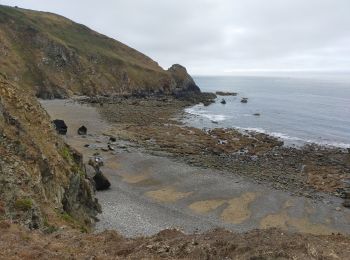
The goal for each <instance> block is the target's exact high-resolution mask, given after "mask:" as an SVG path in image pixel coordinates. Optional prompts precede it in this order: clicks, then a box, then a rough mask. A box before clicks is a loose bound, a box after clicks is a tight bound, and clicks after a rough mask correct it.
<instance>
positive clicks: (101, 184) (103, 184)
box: [89, 158, 111, 191]
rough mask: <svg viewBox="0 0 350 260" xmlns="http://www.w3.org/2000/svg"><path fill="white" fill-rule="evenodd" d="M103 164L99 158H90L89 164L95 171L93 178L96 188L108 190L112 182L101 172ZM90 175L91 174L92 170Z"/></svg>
mask: <svg viewBox="0 0 350 260" xmlns="http://www.w3.org/2000/svg"><path fill="white" fill-rule="evenodd" d="M102 165H103V162H102V161H101V160H100V159H99V158H94V159H90V160H89V166H92V168H93V169H94V171H95V175H94V176H93V178H92V180H93V182H94V184H95V188H96V190H98V191H101V190H107V189H109V187H110V186H111V183H110V182H109V180H108V179H107V178H106V176H104V174H103V173H102V172H101V169H100V167H101V166H102ZM89 175H91V170H90V173H89Z"/></svg>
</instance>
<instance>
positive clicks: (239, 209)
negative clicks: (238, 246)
mask: <svg viewBox="0 0 350 260" xmlns="http://www.w3.org/2000/svg"><path fill="white" fill-rule="evenodd" d="M256 196H257V194H256V193H254V192H247V193H244V194H243V195H241V196H240V197H238V198H233V199H231V200H229V201H228V204H229V205H228V207H227V208H226V209H224V211H223V212H222V214H221V217H222V219H223V220H224V221H225V222H227V223H232V224H240V223H242V222H244V221H245V220H247V219H248V218H249V217H250V215H251V211H250V209H249V204H250V203H252V202H253V201H254V200H255V198H256Z"/></svg>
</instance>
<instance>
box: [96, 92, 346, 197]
mask: <svg viewBox="0 0 350 260" xmlns="http://www.w3.org/2000/svg"><path fill="white" fill-rule="evenodd" d="M188 105H189V104H188V103H187V102H184V101H179V100H174V99H127V100H119V101H118V102H113V103H111V104H104V105H103V106H100V107H99V108H98V109H99V111H100V112H101V114H102V115H103V116H104V117H105V118H106V119H107V120H109V121H110V122H113V123H117V124H116V128H115V130H114V131H113V132H110V133H109V134H111V135H115V136H117V137H119V138H122V139H125V140H128V141H132V142H136V143H138V144H140V145H142V146H144V147H146V148H147V149H149V150H153V151H165V152H168V153H169V156H173V157H175V158H178V159H180V160H184V161H186V162H187V163H190V164H194V165H196V166H201V167H205V168H215V169H220V170H227V171H231V172H234V173H238V174H241V175H243V176H250V177H251V178H252V179H255V180H256V181H258V182H263V183H266V184H269V185H272V186H273V187H274V188H277V189H283V190H289V191H291V192H293V193H294V194H297V195H302V196H306V197H317V196H318V195H317V194H316V192H317V191H322V192H326V193H329V194H332V195H335V196H338V197H342V196H344V180H346V179H349V178H350V153H349V152H348V151H347V150H341V149H337V148H334V149H331V148H324V147H319V146H316V145H308V146H305V147H303V148H302V149H297V148H290V147H285V146H283V145H282V143H281V142H280V141H279V140H277V139H275V138H272V137H269V136H267V135H264V134H258V133H252V132H239V131H237V130H234V129H221V128H217V129H214V130H210V131H208V130H202V129H197V128H193V127H188V126H184V125H182V124H181V123H180V122H179V120H177V119H178V118H179V117H181V116H182V115H183V112H182V110H183V108H184V107H186V106H188Z"/></svg>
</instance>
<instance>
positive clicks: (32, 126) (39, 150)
mask: <svg viewBox="0 0 350 260" xmlns="http://www.w3.org/2000/svg"><path fill="white" fill-rule="evenodd" d="M82 166H83V165H82V158H81V155H79V154H78V153H77V152H75V151H73V150H72V149H71V148H69V147H68V146H67V145H66V144H65V143H64V142H63V141H62V140H61V138H59V137H58V136H57V135H56V133H55V130H54V129H53V127H52V125H51V123H50V120H49V116H48V115H47V114H46V112H45V111H44V110H43V109H42V107H41V105H40V104H39V103H38V101H37V100H36V99H35V98H34V97H32V96H31V95H29V94H28V92H27V91H25V90H23V89H21V88H19V87H18V86H16V85H14V84H11V83H9V82H8V81H7V80H6V79H5V78H4V77H3V76H2V75H1V74H0V220H1V219H10V220H11V221H12V222H15V223H22V224H24V225H26V226H28V227H29V228H33V229H37V228H41V229H45V228H48V227H49V226H50V225H51V224H50V223H53V224H54V223H59V222H60V221H64V220H69V221H70V220H71V221H70V222H71V224H73V223H75V224H78V225H81V226H82V227H84V228H85V227H89V226H90V225H91V224H93V223H94V220H95V216H96V214H97V212H98V211H99V210H100V209H99V204H98V203H97V200H96V199H95V197H94V191H93V189H92V186H91V184H90V181H89V180H88V179H87V178H86V175H85V172H84V170H83V167H82ZM74 219H76V220H77V221H75V220H74Z"/></svg>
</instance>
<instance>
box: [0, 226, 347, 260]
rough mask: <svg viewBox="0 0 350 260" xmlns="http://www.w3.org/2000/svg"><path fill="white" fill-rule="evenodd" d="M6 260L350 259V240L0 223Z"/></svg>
mask: <svg viewBox="0 0 350 260" xmlns="http://www.w3.org/2000/svg"><path fill="white" fill-rule="evenodd" d="M0 234H1V235H0V259H162V258H163V259H349V255H350V238H349V237H344V236H342V235H330V236H313V235H305V234H304V235H301V234H290V233H285V232H282V231H281V230H278V229H269V230H264V231H260V230H254V231H251V232H248V233H244V234H234V233H231V232H228V231H224V230H215V231H211V232H208V233H205V234H194V235H184V234H183V233H181V232H179V231H176V230H165V231H162V232H160V233H159V234H157V235H155V236H152V237H148V238H137V239H125V238H123V237H122V236H120V235H118V234H117V233H116V232H115V231H106V232H103V233H101V234H83V233H78V232H76V231H69V230H60V231H57V232H55V233H53V234H46V235H44V234H42V233H40V232H38V231H35V232H34V231H33V232H28V231H26V230H24V229H22V228H20V227H18V226H15V225H9V224H8V223H6V222H0Z"/></svg>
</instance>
